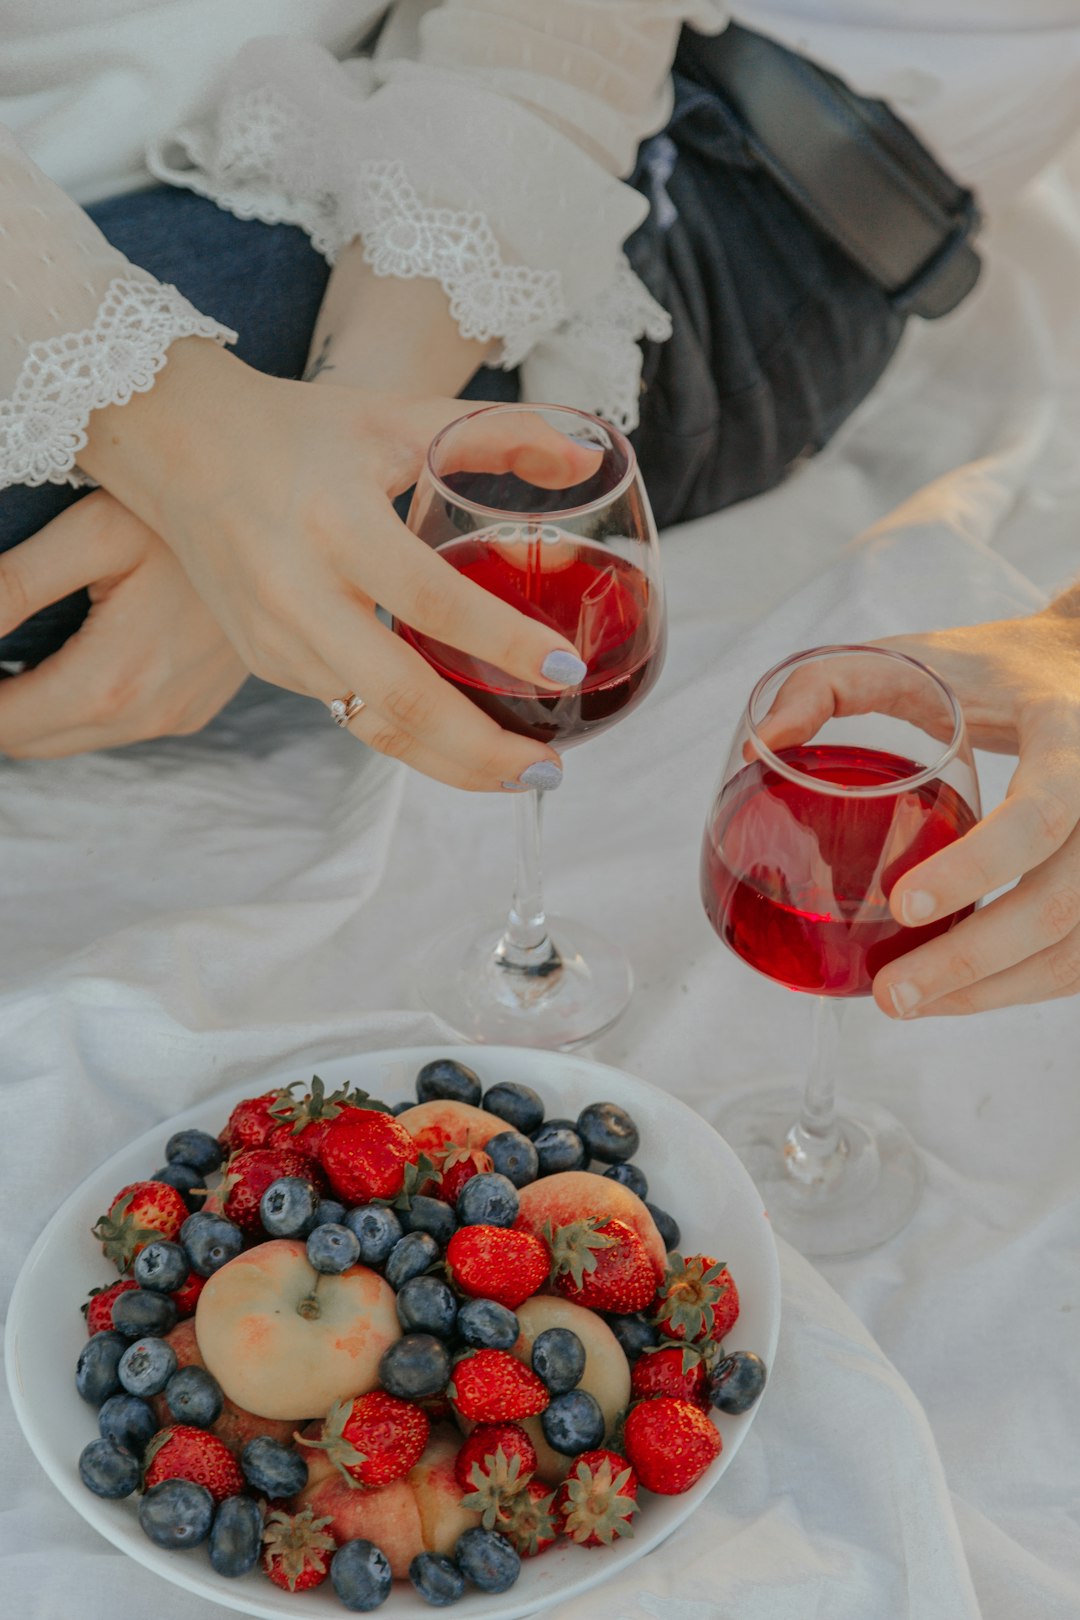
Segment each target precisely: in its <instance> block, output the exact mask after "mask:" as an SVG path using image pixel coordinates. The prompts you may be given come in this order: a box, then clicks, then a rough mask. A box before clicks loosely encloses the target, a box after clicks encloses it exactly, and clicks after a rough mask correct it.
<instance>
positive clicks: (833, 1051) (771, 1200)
mask: <svg viewBox="0 0 1080 1620" xmlns="http://www.w3.org/2000/svg"><path fill="white" fill-rule="evenodd" d="M979 810H980V807H979V788H978V781H977V777H976V773H975V765H974V761H973V758H972V754H971V749H970V746H969V744H968V741H967V736H966V732H965V728H964V721H963V716H962V715H961V712H960V708H959V705H958V703H957V701H956V698H955V696H954V695H953V693H952V692H951V691H950V690H949V688H948V687H947V686H946V685H945V683H944V682H943V681H941V680H940V679H939V678H938V676H936V675H935V674H934V673H933V672H932V671H931V670H929V669H927V668H925V667H924V666H923V665H921V664H919V663H917V662H916V661H915V660H914V659H911V658H908V657H906V656H905V655H903V654H901V653H897V652H893V651H892V650H890V649H888V648H881V647H860V646H842V647H823V648H816V649H813V650H811V651H810V652H805V653H799V654H796V655H795V656H794V657H792V658H789V659H786V660H785V661H784V662H783V663H782V664H778V665H777V666H776V667H775V668H774V669H772V670H770V671H769V672H768V673H767V674H766V675H765V676H763V677H762V679H761V680H760V681H759V682H758V684H757V686H756V687H755V688H754V691H753V693H752V694H751V697H750V702H749V704H748V706H747V709H746V712H745V714H744V716H743V719H742V721H741V723H740V725H739V728H738V730H737V732H736V736H735V740H734V743H733V745H732V749H731V754H730V756H729V759H728V763H727V767H726V769H725V771H724V775H723V778H722V781H721V785H720V789H719V792H718V793H717V795H716V798H715V800H714V802H713V805H712V808H711V810H710V812H709V816H708V820H707V822H706V827H705V837H704V841H703V844H702V853H701V895H702V900H703V902H704V906H705V911H706V914H707V916H708V918H709V921H710V922H711V923H712V926H713V928H714V929H715V930H716V932H717V934H718V935H719V936H720V938H721V939H722V940H723V941H724V943H725V944H726V945H727V946H728V947H729V948H730V949H731V950H732V951H734V952H735V954H736V955H737V956H740V957H741V958H742V959H743V961H744V962H747V963H748V964H749V965H750V966H751V967H754V968H756V969H757V970H758V971H759V972H760V973H764V974H766V975H767V976H768V977H769V978H771V979H775V980H776V981H777V982H778V983H780V984H783V985H785V986H787V988H788V989H791V990H801V991H805V992H808V993H809V994H811V995H814V996H816V997H817V998H818V1001H817V1014H816V1029H815V1041H814V1053H813V1057H812V1059H811V1072H810V1078H809V1080H808V1082H807V1086H806V1090H805V1094H804V1096H803V1099H802V1103H801V1106H800V1103H799V1099H798V1097H797V1095H796V1094H795V1093H794V1092H792V1093H785V1092H768V1093H764V1094H761V1095H754V1096H751V1097H749V1098H747V1099H746V1100H745V1101H744V1102H743V1103H742V1104H740V1105H739V1106H738V1107H737V1108H736V1109H734V1110H732V1111H731V1112H730V1113H729V1114H727V1115H726V1116H725V1118H724V1120H723V1129H724V1133H725V1135H726V1136H727V1138H728V1140H729V1141H730V1142H731V1144H732V1146H733V1147H734V1148H735V1149H736V1151H737V1152H738V1153H739V1154H740V1156H741V1157H742V1159H743V1161H744V1163H745V1164H746V1166H747V1168H748V1169H749V1170H750V1173H751V1175H752V1176H753V1177H754V1180H755V1181H756V1182H757V1185H758V1188H759V1190H760V1191H761V1192H762V1195H763V1197H764V1198H765V1201H766V1203H767V1205H768V1207H769V1212H770V1215H771V1216H772V1219H773V1223H774V1225H775V1226H776V1228H777V1229H778V1230H779V1231H781V1232H782V1233H783V1234H784V1236H785V1237H788V1238H789V1239H790V1240H791V1242H793V1243H794V1244H795V1245H796V1247H798V1248H800V1249H801V1250H802V1251H803V1253H804V1254H811V1255H817V1256H825V1255H839V1254H849V1253H856V1252H858V1251H860V1250H863V1249H867V1248H871V1247H873V1246H874V1245H875V1244H878V1243H881V1242H884V1241H885V1239H886V1238H888V1237H891V1236H892V1234H893V1233H894V1232H897V1231H899V1230H900V1228H901V1227H902V1226H904V1225H905V1224H906V1222H907V1220H908V1219H909V1218H910V1216H911V1214H912V1212H913V1211H914V1209H915V1206H916V1203H917V1201H918V1197H919V1192H920V1189H921V1185H922V1169H921V1163H920V1160H919V1158H918V1155H917V1153H916V1150H915V1147H914V1144H913V1143H912V1142H911V1139H910V1137H909V1136H908V1135H907V1132H906V1131H904V1129H903V1127H902V1126H901V1125H900V1124H899V1122H898V1121H897V1120H896V1119H894V1118H893V1117H892V1115H890V1114H888V1113H886V1112H885V1110H883V1109H880V1108H871V1107H870V1106H869V1105H865V1106H862V1107H860V1108H859V1110H858V1113H857V1117H856V1118H848V1117H838V1115H837V1113H836V1107H835V1092H836V1082H837V1070H838V1068H839V1067H840V1066H841V1065H842V1059H843V1046H842V1043H841V1040H840V1035H839V1009H840V1008H841V1007H842V1005H843V1002H844V1000H845V999H847V998H851V997H856V996H868V995H869V994H870V992H871V987H872V985H873V980H874V977H875V975H876V974H877V973H878V971H879V970H880V969H881V968H882V967H884V966H885V964H886V963H887V962H891V961H893V960H894V959H895V958H896V957H899V956H903V955H904V954H906V953H907V952H908V951H910V950H913V949H914V948H915V946H917V945H919V944H921V943H922V942H923V941H924V940H927V939H931V938H933V937H934V936H935V935H937V934H941V933H944V932H945V931H946V930H948V929H950V928H952V927H953V926H954V925H955V924H956V923H957V922H958V921H960V920H961V918H962V917H963V916H965V915H967V913H966V912H961V913H958V914H957V915H955V916H951V917H946V918H941V919H939V920H938V921H936V922H934V923H932V924H930V925H928V926H924V927H905V926H903V925H902V924H901V923H900V922H899V921H898V920H897V919H896V918H895V917H894V916H893V914H892V912H891V910H890V908H889V896H890V894H891V893H892V889H893V886H894V885H895V884H896V882H897V881H898V880H899V878H900V877H901V876H902V875H903V874H904V873H905V872H908V871H910V870H911V869H912V867H914V866H917V865H919V863H920V862H922V861H924V860H927V859H928V858H929V857H930V856H931V855H933V854H935V853H936V852H937V851H938V850H940V849H944V848H945V847H946V846H947V845H948V844H951V843H953V842H954V841H955V840H956V839H957V838H961V837H963V835H964V834H965V833H966V832H967V831H969V829H970V828H971V827H973V826H974V825H975V822H976V821H977V820H978V817H979ZM969 909H970V908H969Z"/></svg>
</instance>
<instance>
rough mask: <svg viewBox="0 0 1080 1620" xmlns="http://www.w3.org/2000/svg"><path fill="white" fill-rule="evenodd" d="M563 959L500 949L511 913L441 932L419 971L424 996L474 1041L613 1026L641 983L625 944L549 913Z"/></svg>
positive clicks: (511, 1041)
mask: <svg viewBox="0 0 1080 1620" xmlns="http://www.w3.org/2000/svg"><path fill="white" fill-rule="evenodd" d="M547 923H548V934H549V937H550V938H551V940H552V942H553V944H554V946H555V949H556V951H557V952H558V961H557V962H556V963H553V964H546V965H544V966H542V967H541V968H540V969H539V970H530V969H524V968H516V967H513V966H511V965H510V964H509V963H505V962H502V961H500V960H499V959H498V957H497V955H496V951H497V947H498V945H499V942H500V940H501V939H502V936H503V931H504V929H505V927H506V921H505V918H500V919H499V921H498V922H493V923H492V924H491V925H490V926H489V927H487V928H483V927H481V928H479V929H477V927H476V926H475V924H471V925H469V926H466V927H464V928H458V929H455V930H454V931H453V932H452V933H450V934H444V935H442V937H441V938H439V939H437V940H436V941H435V943H434V944H433V945H432V946H431V947H430V949H429V950H428V951H427V952H426V953H425V955H424V957H423V958H422V960H421V962H420V968H419V972H418V974H417V981H416V983H417V990H418V991H419V994H420V999H421V1000H422V1001H423V1003H424V1005H425V1006H426V1007H429V1008H430V1009H431V1011H432V1012H433V1013H437V1014H438V1016H439V1017H440V1018H442V1019H444V1020H445V1021H446V1023H448V1024H449V1025H451V1027H452V1028H453V1029H455V1030H457V1032H458V1034H459V1035H463V1036H465V1037H466V1039H467V1040H470V1041H486V1042H489V1043H493V1044H497V1045H502V1046H544V1047H566V1046H580V1045H582V1044H583V1043H584V1042H585V1041H590V1040H592V1039H593V1038H594V1036H597V1035H599V1034H601V1033H602V1031H604V1030H605V1029H610V1027H611V1025H612V1024H613V1023H614V1022H615V1020H616V1019H617V1018H618V1017H619V1015H620V1013H622V1012H623V1011H624V1010H625V1008H626V1005H627V1003H628V1001H629V1000H630V993H631V991H632V989H633V986H634V979H633V974H632V972H631V968H630V964H629V962H628V961H627V960H626V957H625V956H624V955H623V953H622V951H620V950H619V948H618V946H616V945H612V944H611V942H610V940H606V939H603V938H602V937H601V936H600V935H599V934H596V933H594V932H593V930H592V929H591V928H587V927H585V925H584V924H583V923H577V922H567V921H566V920H565V919H564V918H562V917H549V918H548V919H547Z"/></svg>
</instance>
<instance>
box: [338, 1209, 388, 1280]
mask: <svg viewBox="0 0 1080 1620" xmlns="http://www.w3.org/2000/svg"><path fill="white" fill-rule="evenodd" d="M343 1225H345V1226H347V1227H348V1228H349V1231H350V1232H355V1233H356V1235H357V1237H358V1238H359V1239H360V1263H361V1265H364V1266H381V1265H382V1263H383V1261H384V1260H385V1259H386V1257H387V1255H388V1254H389V1253H390V1250H391V1249H392V1248H393V1247H394V1244H395V1243H396V1242H397V1241H398V1239H399V1238H400V1237H401V1232H402V1227H401V1222H400V1221H399V1220H398V1218H397V1216H396V1215H395V1214H394V1211H393V1210H392V1209H387V1208H386V1207H385V1206H384V1205H382V1204H360V1205H358V1207H357V1208H356V1209H350V1210H347V1211H346V1214H345V1220H344V1222H343Z"/></svg>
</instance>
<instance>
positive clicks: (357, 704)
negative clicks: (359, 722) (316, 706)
mask: <svg viewBox="0 0 1080 1620" xmlns="http://www.w3.org/2000/svg"><path fill="white" fill-rule="evenodd" d="M327 707H328V708H329V710H330V713H331V715H332V716H333V719H334V723H335V725H339V726H347V725H348V723H349V721H350V720H355V719H356V716H357V715H358V714H359V713H360V710H361V709H363V708H365V707H366V705H365V703H364V700H363V698H359V697H357V695H356V693H355V692H349V693H347V694H346V695H345V697H343V698H335V699H334V701H333V702H332V703H330V704H328V705H327Z"/></svg>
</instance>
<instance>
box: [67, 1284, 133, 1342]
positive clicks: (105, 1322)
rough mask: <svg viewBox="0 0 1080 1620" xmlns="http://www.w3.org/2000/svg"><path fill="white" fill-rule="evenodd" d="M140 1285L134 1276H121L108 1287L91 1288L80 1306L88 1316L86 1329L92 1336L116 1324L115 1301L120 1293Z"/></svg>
mask: <svg viewBox="0 0 1080 1620" xmlns="http://www.w3.org/2000/svg"><path fill="white" fill-rule="evenodd" d="M138 1286H139V1285H138V1283H137V1282H136V1281H135V1279H134V1277H121V1278H120V1279H119V1280H118V1281H117V1282H114V1283H110V1284H109V1286H108V1288H91V1290H90V1293H89V1295H88V1297H87V1300H86V1303H85V1305H82V1306H80V1307H79V1308H80V1310H81V1311H82V1313H83V1315H84V1316H85V1317H86V1331H87V1333H89V1335H90V1337H91V1338H93V1336H94V1334H95V1333H105V1332H106V1331H107V1330H108V1329H109V1328H114V1327H115V1326H116V1323H115V1322H114V1321H113V1318H112V1308H113V1301H114V1300H115V1299H116V1298H117V1296H118V1295H120V1294H126V1293H127V1292H128V1290H129V1289H132V1288H138Z"/></svg>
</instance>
